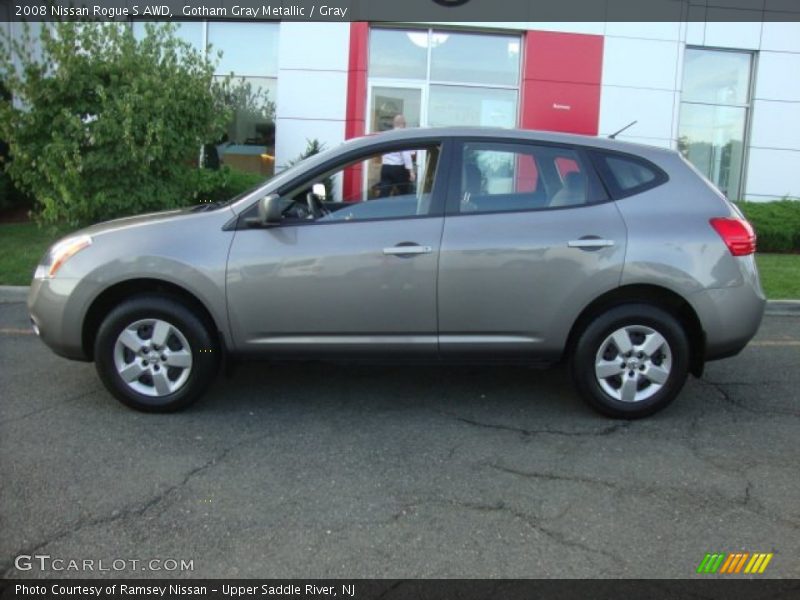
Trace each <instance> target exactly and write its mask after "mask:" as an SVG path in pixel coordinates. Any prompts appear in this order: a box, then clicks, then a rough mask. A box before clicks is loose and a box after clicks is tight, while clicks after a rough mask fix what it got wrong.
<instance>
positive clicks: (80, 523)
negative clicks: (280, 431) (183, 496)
mask: <svg viewBox="0 0 800 600" xmlns="http://www.w3.org/2000/svg"><path fill="white" fill-rule="evenodd" d="M267 435H268V434H265V435H260V436H257V437H255V438H251V439H248V440H243V441H241V442H239V443H238V444H234V445H233V446H228V447H227V448H223V449H222V450H221V451H220V452H218V453H216V454H215V455H214V456H212V457H211V458H209V459H208V460H207V461H205V462H204V463H203V464H201V465H199V466H197V467H194V468H193V469H190V470H189V471H187V472H186V473H185V474H184V475H183V477H181V479H180V481H179V482H178V483H175V484H173V485H171V486H168V487H166V488H164V489H163V490H162V491H160V492H159V493H157V494H156V495H154V496H153V497H152V498H150V499H148V500H146V501H144V502H139V503H135V504H132V505H129V506H125V507H123V508H122V509H117V510H113V511H112V512H111V513H110V514H108V515H104V516H102V517H95V518H85V519H78V520H77V521H75V522H74V523H72V524H71V525H70V526H68V527H67V528H65V529H63V530H61V531H59V532H57V533H55V534H53V535H50V536H49V537H48V538H47V539H45V540H44V541H42V542H39V543H38V544H36V545H35V546H33V547H31V548H28V549H23V550H19V551H18V552H15V553H13V556H19V555H21V554H24V555H34V554H36V553H37V552H38V551H39V550H41V549H42V548H45V547H47V546H49V545H50V544H53V543H55V542H58V541H61V540H63V539H65V538H68V537H70V536H72V535H74V534H76V533H78V532H80V531H82V530H84V529H87V528H90V527H98V526H101V525H108V524H111V523H115V522H117V521H123V520H126V519H128V518H131V517H141V516H143V515H144V514H145V513H147V512H148V511H149V510H150V509H152V508H153V507H155V506H157V505H158V504H159V503H161V502H162V501H163V500H165V499H166V498H168V497H169V496H170V495H172V494H173V493H174V492H175V491H177V490H179V489H181V488H183V487H185V486H186V485H187V484H188V483H189V482H190V481H191V480H192V479H193V478H195V477H197V476H198V475H200V474H201V473H203V472H205V471H207V470H208V469H210V468H212V467H214V466H216V465H218V464H219V463H221V462H222V461H224V460H225V459H226V458H227V457H228V455H229V454H230V453H231V452H233V451H234V450H236V449H238V448H241V447H242V446H246V445H248V444H251V443H254V442H258V441H259V440H261V439H263V438H265V437H266V436H267ZM14 571H15V569H14V568H13V566H10V565H9V564H8V562H4V563H0V572H2V578H3V579H6V578H8V577H10V576H11V575H12V574H13V573H14Z"/></svg>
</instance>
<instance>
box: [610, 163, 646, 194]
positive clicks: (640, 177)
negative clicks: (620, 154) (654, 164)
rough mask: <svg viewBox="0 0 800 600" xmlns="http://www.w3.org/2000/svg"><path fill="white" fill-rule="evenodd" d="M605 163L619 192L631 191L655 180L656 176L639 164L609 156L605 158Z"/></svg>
mask: <svg viewBox="0 0 800 600" xmlns="http://www.w3.org/2000/svg"><path fill="white" fill-rule="evenodd" d="M606 162H607V163H608V168H609V169H610V170H611V174H612V175H613V176H614V179H616V180H617V185H618V186H619V187H620V189H621V190H625V191H627V190H632V189H633V188H636V187H639V186H640V185H645V184H648V183H650V182H651V181H653V180H655V178H656V174H655V173H654V172H653V171H652V170H651V169H648V168H647V167H645V166H644V165H643V164H641V163H636V162H633V161H630V160H625V159H624V158H616V157H610V156H609V157H608V158H606Z"/></svg>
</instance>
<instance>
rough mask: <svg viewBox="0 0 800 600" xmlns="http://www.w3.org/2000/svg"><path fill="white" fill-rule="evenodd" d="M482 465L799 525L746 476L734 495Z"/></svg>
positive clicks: (525, 475) (787, 524)
mask: <svg viewBox="0 0 800 600" xmlns="http://www.w3.org/2000/svg"><path fill="white" fill-rule="evenodd" d="M484 466H486V467H489V468H491V469H495V470H497V471H500V472H502V473H507V474H509V475H514V476H517V477H523V478H527V479H536V480H541V481H561V482H569V483H578V484H585V485H594V486H599V487H603V488H606V489H608V490H610V491H612V492H614V493H625V494H628V495H633V496H643V497H656V498H661V499H664V500H667V501H670V502H675V501H684V502H689V503H690V504H695V505H700V506H720V505H727V506H728V507H729V508H730V509H741V510H744V511H747V512H748V513H751V514H754V515H757V516H759V517H762V518H764V519H767V520H770V521H773V522H776V523H780V524H781V525H783V526H787V527H790V528H792V529H798V528H800V524H798V523H797V522H795V521H793V520H792V519H788V518H786V517H784V516H781V515H776V514H771V513H769V512H767V510H766V509H765V508H764V507H763V506H762V505H761V503H760V502H758V500H757V499H755V498H754V497H753V493H752V489H753V484H752V483H751V482H750V481H749V480H745V489H744V492H743V493H742V494H741V496H739V495H737V496H736V497H733V498H732V497H730V496H726V495H724V494H722V493H720V492H716V491H712V492H710V493H709V492H706V493H704V492H702V491H701V492H697V491H694V490H691V489H688V488H682V487H678V486H660V487H659V486H656V485H652V484H649V485H648V484H640V483H636V482H633V483H632V484H631V485H626V484H623V483H616V482H613V481H606V480H602V479H594V478H591V477H582V476H580V475H561V474H557V473H548V472H536V471H522V470H519V469H513V468H510V467H506V466H504V465H500V464H496V463H485V464H484Z"/></svg>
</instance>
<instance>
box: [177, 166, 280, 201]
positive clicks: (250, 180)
mask: <svg viewBox="0 0 800 600" xmlns="http://www.w3.org/2000/svg"><path fill="white" fill-rule="evenodd" d="M195 175H196V182H195V190H196V191H195V194H194V196H193V197H192V200H193V202H196V203H200V202H225V201H226V200H230V199H231V198H233V197H234V196H238V195H239V194H241V193H242V192H246V191H247V190H250V189H252V188H254V187H256V186H258V185H260V184H261V183H264V181H265V179H266V178H265V177H264V176H263V175H258V174H256V173H248V172H245V171H239V170H237V169H231V168H230V167H227V166H223V167H222V168H220V169H218V170H211V169H201V170H198V171H196V172H195Z"/></svg>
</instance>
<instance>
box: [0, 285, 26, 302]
mask: <svg viewBox="0 0 800 600" xmlns="http://www.w3.org/2000/svg"><path fill="white" fill-rule="evenodd" d="M28 291H30V288H29V287H28V286H27V285H0V304H11V303H17V302H25V301H26V300H27V299H28Z"/></svg>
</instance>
